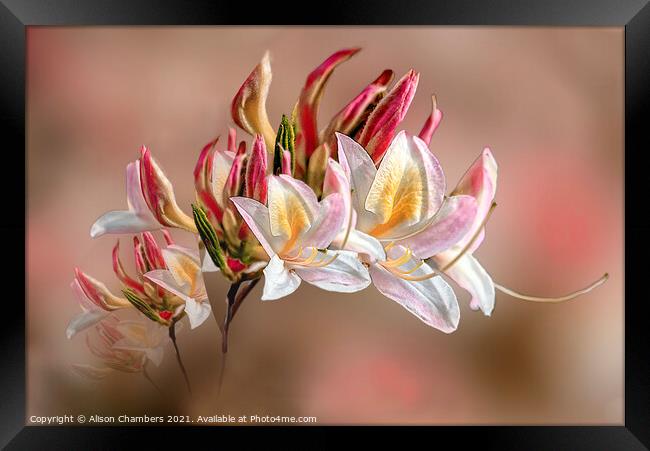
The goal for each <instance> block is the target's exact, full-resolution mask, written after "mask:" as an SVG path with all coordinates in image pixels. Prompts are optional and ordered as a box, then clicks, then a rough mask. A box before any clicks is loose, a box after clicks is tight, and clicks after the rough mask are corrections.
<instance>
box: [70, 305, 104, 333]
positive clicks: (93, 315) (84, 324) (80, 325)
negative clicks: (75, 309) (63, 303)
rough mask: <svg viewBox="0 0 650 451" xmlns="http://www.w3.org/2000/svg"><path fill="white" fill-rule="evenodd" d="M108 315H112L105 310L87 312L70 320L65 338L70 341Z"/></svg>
mask: <svg viewBox="0 0 650 451" xmlns="http://www.w3.org/2000/svg"><path fill="white" fill-rule="evenodd" d="M108 315H110V313H109V312H107V311H105V310H99V309H95V310H85V311H83V312H81V313H79V314H78V315H76V316H75V317H74V318H72V319H71V320H70V322H69V323H68V328H67V329H66V330H65V336H66V337H68V339H70V338H72V337H74V336H75V335H76V334H78V333H79V332H81V331H82V330H85V329H88V328H89V327H91V326H93V325H95V324H97V323H98V322H100V321H101V320H103V319H104V318H106V316H108Z"/></svg>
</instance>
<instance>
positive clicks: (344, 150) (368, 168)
mask: <svg viewBox="0 0 650 451" xmlns="http://www.w3.org/2000/svg"><path fill="white" fill-rule="evenodd" d="M336 138H337V140H338V158H339V163H340V164H341V167H342V168H343V172H344V173H345V175H346V177H347V179H348V181H349V183H350V192H351V198H352V207H353V208H354V210H355V211H356V212H357V223H358V228H359V229H360V230H368V229H369V228H370V227H371V226H372V225H373V224H376V222H377V218H376V216H375V214H374V213H372V212H370V211H368V210H366V198H367V196H368V192H369V191H370V187H371V186H372V182H373V180H374V179H375V177H376V175H377V168H376V167H375V164H374V163H373V162H372V159H371V158H370V155H368V152H366V150H365V149H364V148H363V147H361V145H359V144H358V143H357V142H356V141H354V140H353V139H352V138H350V137H348V136H345V135H342V134H340V133H336Z"/></svg>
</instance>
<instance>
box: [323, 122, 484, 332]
mask: <svg viewBox="0 0 650 451" xmlns="http://www.w3.org/2000/svg"><path fill="white" fill-rule="evenodd" d="M337 138H338V143H339V154H338V157H339V162H340V166H338V165H337V164H335V163H334V162H331V163H330V167H329V168H328V172H329V173H328V175H327V176H326V181H325V184H326V187H325V188H324V190H325V191H326V192H329V191H336V192H339V193H341V195H342V196H347V197H348V198H349V199H350V213H349V215H350V216H349V217H348V218H349V223H348V225H347V227H346V228H345V229H344V231H343V232H339V234H338V237H337V239H336V240H335V241H334V246H335V247H340V248H343V249H350V250H354V251H356V252H358V253H359V254H360V255H361V256H362V258H363V259H364V261H365V263H366V264H368V265H369V272H370V276H371V277H372V281H373V283H374V285H375V287H376V288H377V289H378V290H379V291H380V292H381V293H383V294H384V295H385V296H387V297H389V298H390V299H392V300H394V301H396V302H398V303H399V304H401V305H402V306H404V307H405V308H406V309H407V310H409V311H410V312H411V313H413V314H414V315H416V316H417V317H418V318H420V319H421V320H422V321H424V322H425V323H426V324H428V325H430V326H432V327H435V328H437V329H439V330H442V331H443V332H452V331H453V330H455V329H456V327H457V326H458V321H459V317H460V310H459V307H458V302H457V300H456V296H455V294H454V292H453V290H452V289H451V287H450V286H449V285H448V284H447V283H446V282H445V281H444V280H443V279H442V278H441V277H439V274H438V273H437V272H436V271H434V270H433V268H431V267H430V266H429V265H428V264H427V263H425V262H424V261H423V259H422V258H421V257H419V254H418V253H416V252H414V251H413V249H411V248H410V247H409V245H411V246H413V247H416V249H417V252H425V253H426V252H435V250H436V249H439V248H441V247H442V248H443V249H444V248H446V247H447V246H448V245H450V244H453V243H455V242H456V241H457V240H458V239H459V238H460V237H461V236H462V235H463V234H464V233H465V232H466V230H467V229H468V228H469V226H470V224H471V221H472V220H473V218H474V216H475V215H476V202H475V201H474V199H473V198H471V197H469V196H454V197H451V198H448V199H445V196H444V192H445V179H444V175H443V173H442V169H441V167H440V164H439V163H438V161H437V160H436V158H435V157H434V156H433V154H432V153H431V152H430V151H429V149H428V148H427V145H426V144H425V143H424V142H423V141H422V140H421V139H420V138H418V137H411V136H408V135H407V134H406V133H405V132H400V133H399V134H398V135H397V136H395V138H394V139H393V140H392V142H391V143H390V145H389V147H388V149H387V151H386V153H385V156H384V157H383V158H382V160H381V163H380V165H379V168H376V167H375V163H374V162H373V161H372V158H371V157H370V154H369V153H368V152H367V151H366V150H365V149H364V148H363V147H361V145H360V144H358V143H357V142H355V141H354V140H352V139H351V138H349V137H347V136H345V135H341V134H337ZM339 167H340V168H341V169H339ZM346 193H347V194H346Z"/></svg>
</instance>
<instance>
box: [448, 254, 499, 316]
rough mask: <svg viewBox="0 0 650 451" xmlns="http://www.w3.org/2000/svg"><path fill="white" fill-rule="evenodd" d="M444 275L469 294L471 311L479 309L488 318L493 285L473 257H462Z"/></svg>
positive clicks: (490, 310)
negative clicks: (470, 296)
mask: <svg viewBox="0 0 650 451" xmlns="http://www.w3.org/2000/svg"><path fill="white" fill-rule="evenodd" d="M446 274H447V275H448V276H449V277H451V278H452V279H453V280H454V282H456V283H457V284H458V285H460V286H461V287H463V288H464V289H466V290H467V291H469V292H470V294H471V295H472V300H471V301H470V304H469V305H470V307H471V308H472V310H478V309H481V311H482V312H483V313H484V314H485V315H486V316H490V314H491V313H492V310H493V309H494V297H495V293H494V283H493V282H492V278H491V277H490V275H489V274H488V273H487V272H486V271H485V269H484V268H483V267H482V266H481V264H480V263H479V262H478V260H476V258H474V256H472V255H469V254H465V255H463V256H462V257H461V258H460V259H459V260H458V261H457V262H456V263H455V264H454V265H453V266H452V267H451V268H449V269H448V270H447V271H446Z"/></svg>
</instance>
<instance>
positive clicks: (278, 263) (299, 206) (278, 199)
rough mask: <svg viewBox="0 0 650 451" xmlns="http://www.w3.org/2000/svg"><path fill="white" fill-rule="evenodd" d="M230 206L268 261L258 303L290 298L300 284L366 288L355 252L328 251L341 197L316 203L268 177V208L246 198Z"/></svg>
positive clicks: (285, 179)
mask: <svg viewBox="0 0 650 451" xmlns="http://www.w3.org/2000/svg"><path fill="white" fill-rule="evenodd" d="M231 201H232V202H233V203H234V204H235V206H236V207H237V209H238V210H239V213H240V214H241V216H242V217H243V218H244V221H246V224H248V227H250V230H251V231H252V232H253V234H254V235H255V236H256V237H257V239H258V240H259V242H260V244H261V245H262V246H263V248H264V250H265V251H266V252H267V254H268V256H269V258H270V261H269V263H268V265H267V266H266V268H265V269H264V275H265V284H264V291H263V295H262V299H263V300H272V299H279V298H281V297H283V296H287V295H289V294H291V293H293V292H294V291H295V290H296V289H297V288H298V286H299V285H300V283H301V281H302V280H304V281H306V282H308V283H311V284H312V285H315V286H317V287H319V288H322V289H325V290H329V291H339V292H346V293H350V292H354V291H359V290H362V289H363V288H365V287H367V286H368V285H369V284H370V279H369V277H368V271H367V269H366V268H365V267H364V266H363V265H362V264H361V262H360V261H359V259H358V258H357V254H356V253H355V252H350V251H331V250H328V249H327V247H328V246H329V245H330V244H331V242H332V240H333V239H334V238H335V237H336V235H337V234H338V231H339V230H340V229H341V227H342V225H343V220H344V216H343V213H344V200H343V196H342V195H340V194H338V193H333V194H330V195H329V196H327V197H325V198H324V199H323V200H321V201H320V202H318V200H317V198H316V195H315V194H314V192H313V191H312V190H311V188H310V187H309V186H307V185H306V184H305V183H303V182H301V181H300V180H296V179H294V178H292V177H290V176H288V175H279V176H269V178H268V206H266V205H264V204H262V203H260V202H258V201H256V200H254V199H249V198H246V197H233V198H231Z"/></svg>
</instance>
